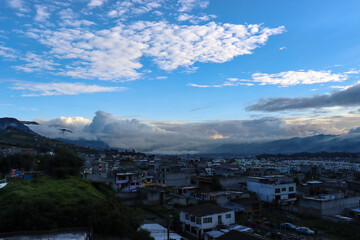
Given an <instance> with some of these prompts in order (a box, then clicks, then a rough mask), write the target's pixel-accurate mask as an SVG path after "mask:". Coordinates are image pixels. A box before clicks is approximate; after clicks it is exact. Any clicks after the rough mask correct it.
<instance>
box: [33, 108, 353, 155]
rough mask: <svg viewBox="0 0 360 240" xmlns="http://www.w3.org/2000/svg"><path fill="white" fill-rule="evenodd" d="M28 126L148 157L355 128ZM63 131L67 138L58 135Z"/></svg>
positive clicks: (121, 123) (258, 122) (287, 124)
mask: <svg viewBox="0 0 360 240" xmlns="http://www.w3.org/2000/svg"><path fill="white" fill-rule="evenodd" d="M37 121H38V122H39V123H40V125H31V126H29V127H30V128H31V129H32V130H33V131H35V132H37V133H39V134H42V135H44V136H47V137H51V138H66V139H69V140H79V139H84V140H92V141H98V140H101V141H103V142H105V143H106V144H108V145H110V146H111V147H118V148H122V149H133V148H135V149H138V150H142V151H146V152H154V153H206V152H211V151H212V150H213V149H215V148H217V147H219V146H221V145H223V144H240V143H246V142H263V141H271V140H277V139H284V138H291V137H307V136H313V135H317V134H345V133H347V132H348V131H349V130H350V129H351V128H354V127H359V126H360V123H359V116H358V115H356V116H355V115H351V116H339V117H336V118H328V119H317V120H314V119H304V118H303V119H279V118H260V119H253V120H231V121H208V122H201V123H187V122H171V121H170V122H166V121H140V120H137V119H125V120H124V119H117V118H116V117H114V116H113V115H112V114H110V113H107V112H104V111H97V112H96V114H95V116H94V118H93V119H91V120H90V119H86V118H82V117H61V118H56V119H52V120H49V121H39V120H37ZM59 128H66V129H69V130H71V131H72V132H73V133H65V134H64V133H63V132H61V131H59Z"/></svg>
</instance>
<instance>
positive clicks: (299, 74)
mask: <svg viewBox="0 0 360 240" xmlns="http://www.w3.org/2000/svg"><path fill="white" fill-rule="evenodd" d="M348 74H350V73H349V72H345V73H331V71H330V70H328V71H314V70H308V71H288V72H281V73H274V74H268V73H254V74H252V79H250V80H246V79H239V78H228V79H227V81H225V82H224V83H221V84H204V85H201V84H196V83H189V84H188V86H190V87H199V88H221V87H231V86H233V87H234V86H239V85H244V86H253V85H254V83H258V84H259V85H280V86H283V87H288V86H294V85H299V84H315V83H327V82H342V81H345V80H347V79H348ZM351 74H358V72H355V71H352V72H351ZM351 86H353V85H351ZM351 86H335V87H332V88H341V89H346V88H349V87H351Z"/></svg>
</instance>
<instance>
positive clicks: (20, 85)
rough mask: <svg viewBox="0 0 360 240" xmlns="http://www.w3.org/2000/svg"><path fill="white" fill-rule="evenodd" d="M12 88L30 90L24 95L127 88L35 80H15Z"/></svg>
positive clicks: (106, 90)
mask: <svg viewBox="0 0 360 240" xmlns="http://www.w3.org/2000/svg"><path fill="white" fill-rule="evenodd" d="M11 89H15V90H24V91H26V92H30V93H24V94H22V96H23V97H36V96H54V95H78V94H83V93H98V92H117V91H123V90H126V88H124V87H103V86H98V85H86V84H83V83H35V82H14V83H13V86H12V87H11Z"/></svg>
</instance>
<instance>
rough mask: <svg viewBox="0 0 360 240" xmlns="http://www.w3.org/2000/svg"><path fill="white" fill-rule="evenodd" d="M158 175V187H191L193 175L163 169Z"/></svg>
mask: <svg viewBox="0 0 360 240" xmlns="http://www.w3.org/2000/svg"><path fill="white" fill-rule="evenodd" d="M161 170H164V171H160V172H159V173H158V174H157V179H158V181H157V185H158V186H160V187H182V186H189V185H191V175H190V174H188V173H184V172H181V171H166V170H165V169H161Z"/></svg>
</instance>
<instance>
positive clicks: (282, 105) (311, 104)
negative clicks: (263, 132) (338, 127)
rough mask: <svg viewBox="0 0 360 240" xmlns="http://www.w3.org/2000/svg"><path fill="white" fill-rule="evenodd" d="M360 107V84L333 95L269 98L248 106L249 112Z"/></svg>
mask: <svg viewBox="0 0 360 240" xmlns="http://www.w3.org/2000/svg"><path fill="white" fill-rule="evenodd" d="M358 105H360V84H357V85H355V86H352V87H349V88H346V89H344V90H341V91H335V92H332V93H331V94H324V95H315V96H313V97H296V98H267V99H260V100H259V101H258V102H257V103H256V104H253V105H250V106H248V107H247V108H246V109H247V110H248V111H265V112H277V111H284V110H298V109H308V108H325V107H351V106H358Z"/></svg>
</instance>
